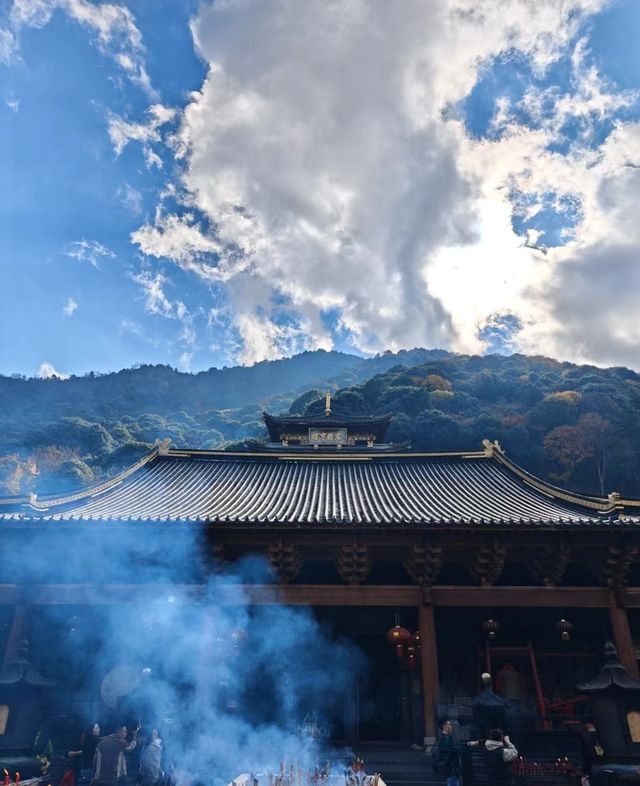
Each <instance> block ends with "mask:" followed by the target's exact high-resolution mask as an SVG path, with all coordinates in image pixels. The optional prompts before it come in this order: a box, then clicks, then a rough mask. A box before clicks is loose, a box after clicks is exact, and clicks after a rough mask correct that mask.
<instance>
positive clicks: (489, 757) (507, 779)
mask: <svg viewBox="0 0 640 786" xmlns="http://www.w3.org/2000/svg"><path fill="white" fill-rule="evenodd" d="M483 752H484V758H485V762H486V765H487V782H488V784H489V786H511V784H512V783H513V775H512V773H511V764H512V762H514V761H515V760H516V759H517V758H518V751H517V749H516V746H515V745H514V744H513V743H512V742H511V740H510V739H509V737H508V736H507V735H506V734H504V733H503V731H502V729H491V731H490V732H489V739H488V740H486V742H485V744H484V751H483Z"/></svg>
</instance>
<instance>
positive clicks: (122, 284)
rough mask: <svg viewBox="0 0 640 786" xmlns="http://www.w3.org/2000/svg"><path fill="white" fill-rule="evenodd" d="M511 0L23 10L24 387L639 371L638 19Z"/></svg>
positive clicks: (6, 162) (14, 178)
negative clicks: (271, 365)
mask: <svg viewBox="0 0 640 786" xmlns="http://www.w3.org/2000/svg"><path fill="white" fill-rule="evenodd" d="M561 5H562V10H561V9H560V6H561ZM495 6H496V4H495V3H493V2H489V1H488V0H487V2H484V3H483V2H480V3H471V4H469V2H467V0H437V2H436V0H434V2H433V3H426V4H425V3H423V2H422V3H421V2H417V0H416V2H415V3H413V2H407V3H406V4H389V5H388V6H386V7H384V8H381V7H378V6H377V5H376V4H369V3H362V2H359V1H358V0H343V2H339V3H335V4H331V3H324V2H320V1H319V0H318V2H314V1H312V0H310V2H309V3H305V4H304V6H301V5H299V4H298V3H296V2H293V0H274V1H273V2H272V3H258V2H257V0H243V1H242V2H239V1H238V2H232V1H231V0H224V2H223V1H222V0H219V2H213V3H210V2H202V3H200V2H195V0H153V2H150V0H129V1H127V0H113V2H110V3H102V2H91V0H0V172H1V173H2V174H1V176H0V238H1V241H0V266H1V267H0V276H1V279H0V293H1V294H0V313H1V315H2V316H1V324H0V328H1V331H2V338H1V344H0V373H4V374H10V373H22V374H27V375H30V376H31V375H36V374H43V375H47V374H50V373H53V371H54V370H55V371H56V372H57V373H60V374H73V373H75V374H82V373H85V372H87V371H90V370H96V371H108V370H114V369H118V368H122V367H126V366H131V365H133V364H135V363H169V364H171V365H173V366H175V367H178V368H181V369H184V370H199V369H202V368H208V367H210V366H212V365H218V366H220V365H225V364H227V365H228V364H231V363H235V362H246V363H250V362H255V361H256V360H260V359H263V358H268V357H278V356H281V355H284V354H291V353H292V352H296V351H300V350H303V349H313V348H318V347H323V348H326V349H328V348H331V347H335V348H338V349H345V350H347V351H354V352H360V353H369V352H376V351H381V350H384V349H386V348H391V349H399V348H402V347H412V346H418V345H421V346H440V347H445V348H448V349H452V350H456V351H462V352H484V351H503V352H504V351H513V350H521V351H528V352H535V353H544V354H550V355H554V356H557V357H562V358H566V359H570V360H575V361H579V362H580V361H588V362H595V363H599V364H624V365H629V366H633V367H635V368H640V352H639V350H638V346H639V345H640V344H639V339H640V320H636V319H634V318H632V317H629V318H628V319H621V315H622V314H628V315H632V314H634V313H637V309H638V307H639V306H640V273H639V272H638V270H637V268H638V265H637V263H633V262H628V261H627V260H633V259H634V249H637V250H638V251H640V231H639V229H638V226H637V224H638V222H637V219H636V212H637V208H636V204H637V201H638V197H639V196H640V175H639V174H638V172H639V169H638V168H640V123H639V121H640V101H639V98H638V91H639V90H640V50H639V49H638V46H637V41H638V38H639V36H640V6H639V5H638V3H637V2H635V0H616V1H614V2H606V1H605V0H571V2H568V3H565V4H559V3H557V2H553V1H552V0H548V2H546V1H545V0H540V2H539V3H537V4H535V8H534V7H532V4H530V3H527V2H525V0H512V1H511V2H510V3H507V4H506V6H505V7H503V9H502V12H501V13H500V14H497V15H496V10H495ZM470 7H473V8H474V9H475V11H474V12H473V13H469V8H470ZM536 9H537V10H536ZM469 42H471V44H470V43H469Z"/></svg>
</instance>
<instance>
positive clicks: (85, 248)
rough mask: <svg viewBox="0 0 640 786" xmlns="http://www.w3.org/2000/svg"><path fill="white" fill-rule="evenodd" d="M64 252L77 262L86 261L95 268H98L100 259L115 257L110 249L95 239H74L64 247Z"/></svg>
mask: <svg viewBox="0 0 640 786" xmlns="http://www.w3.org/2000/svg"><path fill="white" fill-rule="evenodd" d="M65 254H66V255H67V256H68V257H71V258H72V259H77V260H78V261H79V262H88V263H89V264H90V265H92V266H93V267H95V268H96V269H97V270H99V269H100V260H101V259H115V256H116V255H115V254H114V253H113V251H111V249H109V248H107V247H106V246H105V245H103V244H102V243H100V242H99V241H97V240H85V239H84V238H83V239H82V240H74V241H73V242H72V243H69V244H67V246H66V247H65Z"/></svg>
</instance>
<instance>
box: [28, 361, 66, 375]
mask: <svg viewBox="0 0 640 786" xmlns="http://www.w3.org/2000/svg"><path fill="white" fill-rule="evenodd" d="M36 376H37V377H38V378H39V379H69V375H68V374H63V373H62V372H61V371H58V370H57V369H56V368H55V366H54V365H53V364H52V363H49V361H48V360H45V361H44V363H41V364H40V368H39V369H38V373H37V374H36Z"/></svg>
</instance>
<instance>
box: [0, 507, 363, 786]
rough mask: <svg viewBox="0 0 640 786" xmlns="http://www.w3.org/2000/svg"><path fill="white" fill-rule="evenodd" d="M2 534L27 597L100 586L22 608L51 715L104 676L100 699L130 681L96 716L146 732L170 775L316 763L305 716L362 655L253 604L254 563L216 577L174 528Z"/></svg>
mask: <svg viewBox="0 0 640 786" xmlns="http://www.w3.org/2000/svg"><path fill="white" fill-rule="evenodd" d="M5 531H6V530H5ZM10 537H11V539H12V541H14V542H12V543H11V546H10V548H8V549H7V554H9V553H10V554H11V555H12V556H11V560H10V562H11V565H12V566H13V567H14V568H15V570H16V571H19V573H18V575H19V576H20V579H21V580H23V581H24V584H25V586H26V587H27V593H28V592H29V587H30V588H31V591H36V592H37V587H34V585H36V584H44V583H55V584H70V583H73V584H76V583H86V584H92V585H99V587H100V597H98V598H97V601H98V603H97V605H86V606H82V607H80V606H75V607H70V606H59V605H52V606H47V607H45V606H41V605H34V606H32V607H31V608H32V616H31V624H30V637H31V639H32V650H31V660H32V661H33V662H34V663H35V665H36V666H37V667H39V668H40V669H41V670H42V671H43V672H44V673H46V674H47V675H48V676H52V677H54V678H56V679H58V680H59V682H60V687H59V688H58V695H57V696H56V697H55V704H56V705H57V706H56V707H55V710H56V711H57V712H64V711H65V710H66V711H67V712H68V711H69V709H70V703H71V702H72V701H75V702H76V703H78V702H80V704H81V705H82V704H83V706H85V707H86V706H87V705H91V704H92V701H93V700H95V699H97V698H98V697H99V695H100V693H99V691H100V687H101V685H102V692H103V698H105V696H106V698H107V700H109V699H110V698H111V699H113V698H114V694H117V692H118V690H120V691H122V690H124V689H123V687H122V686H123V684H124V685H125V687H127V686H126V683H130V684H129V685H128V689H129V691H130V692H129V694H128V695H127V696H121V697H120V699H119V700H118V703H117V709H113V708H112V709H109V708H108V707H106V706H104V704H103V705H102V711H101V712H100V715H101V717H100V718H99V720H100V721H102V723H103V724H111V725H113V724H114V723H115V722H118V721H120V722H128V723H129V725H131V723H132V722H133V721H134V720H139V721H142V722H143V723H144V724H145V725H146V724H148V725H150V726H154V727H157V728H158V729H159V730H160V734H161V736H162V737H163V738H164V741H165V745H166V746H167V749H168V755H169V757H170V759H171V760H172V761H173V762H174V763H175V768H176V772H177V773H178V774H179V778H180V782H193V781H203V782H206V783H207V784H223V783H228V782H229V781H231V779H232V778H233V777H235V776H237V775H238V774H239V773H240V772H249V771H250V772H254V773H263V774H265V776H266V773H267V772H268V771H269V770H270V771H277V770H278V769H279V767H280V762H281V761H282V760H289V761H292V760H296V761H298V762H299V763H300V765H301V766H303V765H304V766H309V767H313V765H314V763H315V761H316V757H318V756H319V755H320V752H319V748H318V740H313V739H309V738H308V736H306V735H305V732H304V731H303V730H302V729H301V725H302V723H303V721H304V719H305V717H306V716H309V717H310V716H312V715H313V714H314V713H315V714H317V718H318V721H319V723H320V724H321V725H327V727H328V726H329V725H330V723H331V716H332V713H333V714H334V715H335V707H336V702H339V701H340V699H341V695H342V691H343V688H344V685H345V684H346V682H347V680H349V679H352V678H353V676H352V675H353V673H354V669H355V668H356V667H359V668H362V663H361V655H360V654H359V653H358V652H357V651H356V650H355V649H354V648H353V647H352V646H351V645H350V644H348V643H347V642H344V641H333V640H331V638H330V636H329V634H328V633H327V632H326V631H324V630H323V629H322V628H321V627H320V626H319V625H318V623H317V622H316V621H315V620H314V618H313V617H312V615H311V614H310V613H309V612H308V611H307V610H305V609H297V608H292V607H283V606H277V605H271V606H250V603H249V600H248V598H247V596H246V592H245V589H244V588H243V586H242V585H244V584H251V583H263V582H264V583H269V582H272V581H273V578H272V576H271V575H270V573H269V570H268V567H267V565H266V562H265V561H263V560H262V559H261V558H258V557H252V558H246V559H244V560H243V561H241V562H238V563H236V564H235V566H234V567H233V568H232V569H230V570H229V571H228V572H224V573H221V572H216V566H215V565H212V562H211V559H210V558H208V557H207V547H206V544H205V543H204V538H203V537H202V531H201V530H199V529H196V528H194V527H193V526H188V525H187V526H186V525H181V524H167V525H163V524H153V525H150V524H148V523H144V522H138V523H136V524H133V525H129V528H128V529H124V526H123V525H122V524H119V523H117V522H108V523H106V524H104V523H100V522H84V523H83V524H82V525H81V527H78V526H77V525H72V526H70V525H68V524H65V523H63V522H60V521H58V522H55V521H48V522H42V523H40V524H37V525H26V526H25V527H24V528H22V527H21V528H20V530H19V531H17V532H14V533H13V534H12V535H11V536H10ZM7 545H8V544H7ZM7 567H9V566H7ZM217 567H218V569H219V566H217ZM118 584H127V585H131V584H138V585H146V584H149V585H151V588H150V589H151V591H150V592H149V593H148V595H147V596H146V597H148V598H149V600H148V601H147V602H144V603H140V601H139V600H138V599H135V600H132V599H128V598H126V597H123V593H122V588H121V589H120V590H118V587H117V585H118ZM194 585H198V586H197V587H194ZM194 593H195V594H196V595H197V597H194ZM136 598H137V596H136ZM114 670H115V671H114ZM106 675H110V676H109V678H108V679H107V680H106V682H105V676H106ZM111 703H112V704H114V703H115V702H114V701H111ZM93 706H94V707H95V706H97V704H93ZM90 714H91V710H87V709H85V715H86V717H84V718H83V719H82V720H83V722H85V723H88V722H92V721H93V720H95V718H94V717H90Z"/></svg>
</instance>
